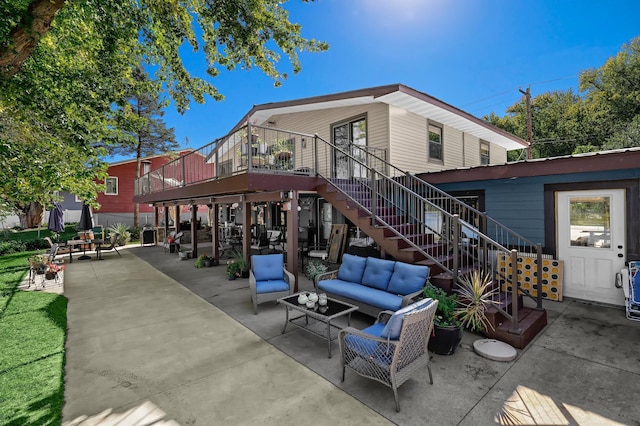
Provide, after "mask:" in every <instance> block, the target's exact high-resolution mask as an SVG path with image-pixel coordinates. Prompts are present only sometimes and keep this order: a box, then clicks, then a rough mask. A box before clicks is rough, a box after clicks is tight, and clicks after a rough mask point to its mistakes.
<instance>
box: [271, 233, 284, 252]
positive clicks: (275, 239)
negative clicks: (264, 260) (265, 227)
mask: <svg viewBox="0 0 640 426" xmlns="http://www.w3.org/2000/svg"><path fill="white" fill-rule="evenodd" d="M283 241H284V234H283V233H282V231H271V235H269V250H270V251H274V252H282V251H284V247H283V245H282V244H283Z"/></svg>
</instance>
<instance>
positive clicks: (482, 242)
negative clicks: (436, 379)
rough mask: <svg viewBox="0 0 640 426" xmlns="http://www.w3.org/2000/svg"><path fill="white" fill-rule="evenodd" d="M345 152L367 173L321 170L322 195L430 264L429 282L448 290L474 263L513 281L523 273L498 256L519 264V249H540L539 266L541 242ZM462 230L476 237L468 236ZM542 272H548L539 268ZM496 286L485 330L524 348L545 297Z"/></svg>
mask: <svg viewBox="0 0 640 426" xmlns="http://www.w3.org/2000/svg"><path fill="white" fill-rule="evenodd" d="M326 143H328V142H326ZM334 149H336V150H338V149H339V148H337V147H334ZM354 150H358V151H359V152H357V153H355V152H354ZM360 151H362V152H360ZM342 154H343V158H344V157H348V158H349V159H350V161H352V162H354V163H357V164H356V165H355V167H352V170H358V171H359V173H360V174H361V176H360V177H353V178H345V177H336V176H332V175H330V176H323V177H324V181H323V183H322V184H321V185H319V186H318V187H317V188H316V190H317V192H318V194H319V195H321V196H322V197H323V198H325V199H326V200H327V201H328V202H330V203H331V204H332V205H333V206H334V207H335V208H336V209H337V210H338V211H339V212H340V213H342V214H343V215H344V216H345V217H346V218H348V219H349V220H350V221H351V222H352V223H353V224H354V225H356V226H358V227H359V228H360V229H361V230H362V231H363V232H364V233H365V234H367V235H368V236H369V237H371V238H372V239H373V240H374V241H375V242H376V243H377V244H378V246H379V247H380V248H381V249H382V250H384V253H385V254H387V255H389V256H391V257H393V258H394V259H395V260H399V261H402V262H407V263H414V264H421V265H427V266H429V268H430V281H431V283H433V284H434V285H437V286H439V287H441V288H443V289H444V290H445V291H447V292H448V293H451V292H453V291H454V289H455V287H456V285H457V282H459V281H460V280H461V279H463V278H464V277H465V276H466V275H467V274H468V273H469V272H470V271H473V270H476V269H481V270H483V271H484V272H488V273H491V274H492V276H494V277H496V276H502V277H503V278H504V279H506V280H507V281H508V282H509V283H511V282H513V279H512V278H511V277H513V276H517V269H516V268H512V270H511V271H506V272H505V271H498V265H497V262H496V258H497V257H498V256H508V257H510V258H511V261H512V264H513V265H517V257H518V256H520V255H528V256H538V265H541V263H542V262H541V259H542V258H541V247H540V245H536V244H534V243H532V242H529V241H527V240H526V239H524V238H523V237H521V236H519V235H517V234H516V233H514V232H513V231H511V230H508V229H507V228H505V227H504V226H502V225H500V224H499V223H497V222H495V221H493V220H491V219H490V218H488V217H487V216H486V215H484V214H483V213H481V212H479V211H477V210H474V209H472V208H471V207H469V206H468V205H466V204H464V203H462V202H461V201H459V200H457V199H455V198H453V197H451V196H449V195H448V194H446V193H444V192H442V191H440V190H438V189H437V188H435V187H433V186H432V185H429V184H428V183H427V182H424V181H422V180H420V179H418V178H416V177H415V176H413V175H410V174H407V173H404V172H402V171H399V170H397V169H395V168H394V167H393V166H392V165H390V164H388V163H386V162H385V161H384V160H382V159H381V158H379V157H377V156H375V158H372V157H373V156H372V155H370V154H368V153H367V152H366V151H364V150H363V149H362V148H361V147H357V146H353V147H352V150H351V152H345V151H342ZM373 164H377V165H378V168H374V167H373V166H372V165H373ZM363 170H364V171H366V173H362V172H363ZM378 170H383V171H384V172H379V171H378ZM332 174H333V173H332ZM344 174H345V173H344V172H343V173H342V175H344ZM451 212H456V214H453V213H451ZM429 218H431V220H430V219H429ZM463 234H466V235H472V236H473V238H470V239H469V240H467V239H464V238H463V237H461V235H463ZM490 235H491V237H490ZM505 275H506V276H505ZM537 276H542V273H541V270H539V271H538V275H537ZM494 286H496V287H497V288H496V296H495V297H494V300H493V306H491V307H490V308H489V310H488V315H487V317H488V319H489V321H490V323H491V327H489V328H490V329H489V330H487V331H486V334H487V336H488V337H489V338H495V339H497V340H501V341H504V342H507V343H509V344H510V345H512V346H514V347H516V348H519V349H522V348H524V347H525V346H526V345H527V344H528V343H529V342H531V341H532V340H533V339H534V338H535V336H536V335H537V334H538V333H539V332H540V331H541V330H542V329H543V328H544V327H545V326H546V324H547V313H546V311H545V310H544V309H543V308H542V298H541V296H539V295H538V296H537V297H533V296H532V295H530V294H527V293H526V292H524V291H523V290H522V289H520V287H519V286H515V289H514V288H512V289H511V290H510V291H509V290H505V289H501V288H499V285H498V284H497V283H496V282H495V281H494ZM509 287H512V286H509ZM524 297H529V298H531V299H532V300H534V301H535V305H536V307H534V308H530V307H525V306H524V301H523V300H524ZM514 301H517V303H514Z"/></svg>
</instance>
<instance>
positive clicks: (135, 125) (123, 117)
mask: <svg viewBox="0 0 640 426" xmlns="http://www.w3.org/2000/svg"><path fill="white" fill-rule="evenodd" d="M129 90H130V97H129V102H128V103H127V104H125V105H124V106H123V107H122V108H120V110H119V114H118V115H119V118H120V119H119V120H118V122H119V125H120V127H122V128H123V129H125V131H126V132H127V133H128V134H130V136H131V139H132V140H131V143H123V144H118V145H111V146H107V150H108V151H109V153H110V154H111V155H121V156H133V157H134V158H135V159H136V176H140V166H141V161H142V158H144V157H148V156H152V155H157V154H166V155H172V154H174V152H173V151H175V150H176V149H178V148H179V146H180V145H179V144H178V142H177V141H176V137H175V130H174V128H173V127H171V128H167V125H166V123H165V122H164V120H163V119H162V117H163V116H164V110H163V108H164V106H165V105H166V102H163V101H162V100H161V98H160V96H159V95H158V93H159V91H160V90H159V87H158V83H157V82H154V81H152V80H151V79H150V78H149V76H148V74H147V73H146V71H144V70H143V69H142V68H137V69H135V70H134V72H133V84H132V86H131V87H130V89H129ZM139 211H140V209H139V205H138V203H134V206H133V223H134V226H135V227H137V226H138V214H139Z"/></svg>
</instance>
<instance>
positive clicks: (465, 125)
mask: <svg viewBox="0 0 640 426" xmlns="http://www.w3.org/2000/svg"><path fill="white" fill-rule="evenodd" d="M299 101H300V103H297V104H296V105H288V106H278V105H279V104H280V105H282V103H278V102H276V103H274V104H273V107H272V108H270V107H269V104H265V105H260V106H259V107H260V108H259V109H257V110H256V111H254V112H253V114H252V115H251V116H250V117H249V118H248V119H249V120H250V121H251V122H252V123H254V124H257V125H264V124H265V123H266V122H267V120H269V118H271V117H272V116H274V115H284V114H292V113H298V112H305V111H318V110H323V109H329V108H342V107H348V106H354V105H366V104H374V103H386V104H388V105H393V106H395V107H398V108H401V109H404V110H406V111H409V112H412V113H414V114H417V115H420V116H422V117H425V118H428V119H430V120H434V121H437V122H438V123H441V124H443V125H445V126H448V127H452V128H454V129H457V130H460V131H462V132H465V133H468V134H470V135H473V136H476V137H478V138H480V139H484V140H486V141H489V142H491V143H494V144H496V145H499V146H501V147H503V148H505V149H506V150H512V149H522V148H525V147H526V142H524V141H523V143H518V140H519V138H517V137H515V136H512V137H509V136H507V135H506V134H505V133H504V132H503V133H501V132H500V131H496V130H493V129H492V126H491V125H490V124H488V123H486V125H483V123H482V122H481V121H482V120H480V119H479V118H477V117H473V116H470V117H472V118H476V119H477V121H474V120H473V119H470V118H469V117H465V116H464V115H461V114H458V113H456V112H455V111H451V110H449V109H445V108H443V107H441V106H438V105H435V104H433V103H430V102H429V101H427V100H423V99H419V98H417V97H415V96H413V95H411V94H409V93H405V92H403V91H400V90H396V91H394V92H392V93H388V94H385V95H381V96H379V97H374V96H373V95H368V96H359V97H351V98H350V97H346V98H342V99H334V100H328V101H315V102H314V98H309V102H308V103H305V99H300V100H299ZM461 112H463V111H461ZM463 113H464V112H463ZM464 114H466V113H464ZM243 124H246V123H243Z"/></svg>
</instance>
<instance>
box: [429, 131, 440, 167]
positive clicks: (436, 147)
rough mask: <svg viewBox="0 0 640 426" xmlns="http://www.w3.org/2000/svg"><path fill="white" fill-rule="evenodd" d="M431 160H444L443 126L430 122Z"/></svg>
mask: <svg viewBox="0 0 640 426" xmlns="http://www.w3.org/2000/svg"><path fill="white" fill-rule="evenodd" d="M429 161H440V162H442V161H443V160H442V127H439V126H436V125H434V124H429Z"/></svg>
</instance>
